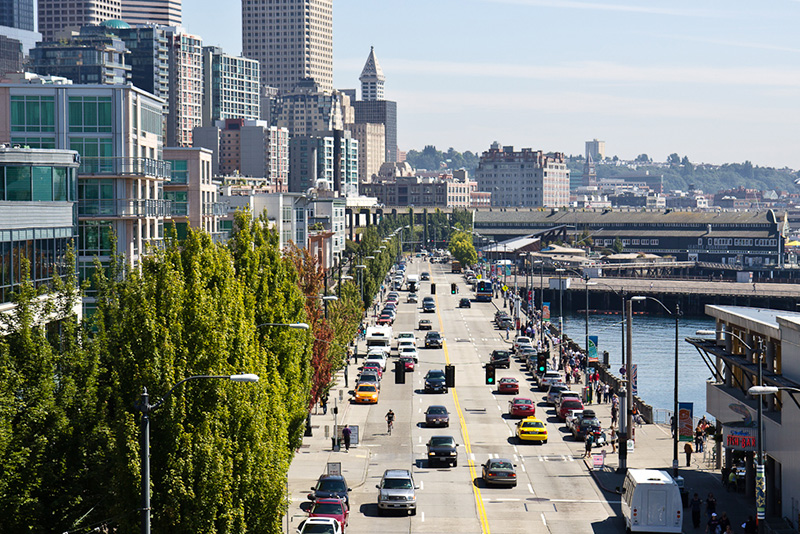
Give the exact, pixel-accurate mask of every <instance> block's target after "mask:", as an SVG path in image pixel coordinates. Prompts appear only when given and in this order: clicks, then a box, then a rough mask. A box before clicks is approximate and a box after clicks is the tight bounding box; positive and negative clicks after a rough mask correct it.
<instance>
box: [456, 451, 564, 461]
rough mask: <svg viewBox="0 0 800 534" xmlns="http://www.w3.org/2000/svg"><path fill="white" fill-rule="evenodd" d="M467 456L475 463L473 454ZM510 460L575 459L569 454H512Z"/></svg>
mask: <svg viewBox="0 0 800 534" xmlns="http://www.w3.org/2000/svg"><path fill="white" fill-rule="evenodd" d="M468 456H469V459H470V460H472V461H473V462H475V461H476V460H477V458H476V455H475V453H474V452H471V453H469V455H468ZM478 456H480V457H481V458H482V457H487V458H490V459H491V458H500V457H501V456H500V455H499V454H491V453H490V454H478ZM511 458H512V459H513V460H514V461H515V462H517V461H525V460H526V459H530V460H539V461H540V462H574V461H575V457H574V456H572V455H569V454H538V455H535V456H534V455H531V456H525V455H516V454H514V455H512V456H511ZM578 459H580V458H578Z"/></svg>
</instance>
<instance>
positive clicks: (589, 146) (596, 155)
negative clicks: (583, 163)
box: [586, 139, 606, 161]
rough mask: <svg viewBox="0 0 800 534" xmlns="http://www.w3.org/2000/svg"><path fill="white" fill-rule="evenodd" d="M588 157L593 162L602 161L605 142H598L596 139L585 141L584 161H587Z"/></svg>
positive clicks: (604, 153)
mask: <svg viewBox="0 0 800 534" xmlns="http://www.w3.org/2000/svg"><path fill="white" fill-rule="evenodd" d="M589 156H591V157H592V160H593V161H602V160H604V159H605V157H606V142H605V141H598V140H597V139H592V140H591V141H586V159H587V160H588V159H589Z"/></svg>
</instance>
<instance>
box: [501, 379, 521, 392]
mask: <svg viewBox="0 0 800 534" xmlns="http://www.w3.org/2000/svg"><path fill="white" fill-rule="evenodd" d="M497 392H498V393H510V394H512V395H517V394H519V381H518V380H517V379H516V378H514V377H511V376H504V377H503V378H501V379H500V380H498V381H497Z"/></svg>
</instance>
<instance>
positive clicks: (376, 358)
mask: <svg viewBox="0 0 800 534" xmlns="http://www.w3.org/2000/svg"><path fill="white" fill-rule="evenodd" d="M388 361H389V360H388V358H387V357H386V353H385V352H383V351H370V352H368V353H367V359H366V360H364V364H365V365H366V364H367V362H378V363H379V364H380V366H381V371H386V364H387V363H388Z"/></svg>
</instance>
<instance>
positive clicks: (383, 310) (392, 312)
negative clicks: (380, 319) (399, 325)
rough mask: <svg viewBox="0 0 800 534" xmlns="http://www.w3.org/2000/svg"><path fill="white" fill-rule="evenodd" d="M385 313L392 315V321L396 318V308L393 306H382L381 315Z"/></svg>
mask: <svg viewBox="0 0 800 534" xmlns="http://www.w3.org/2000/svg"><path fill="white" fill-rule="evenodd" d="M385 313H388V314H389V315H391V316H392V321H394V320H395V319H397V310H396V309H394V308H391V307H389V306H387V307H385V308H383V309H382V310H381V315H383V314H385Z"/></svg>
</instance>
